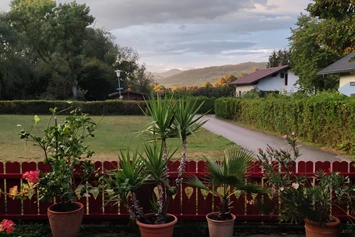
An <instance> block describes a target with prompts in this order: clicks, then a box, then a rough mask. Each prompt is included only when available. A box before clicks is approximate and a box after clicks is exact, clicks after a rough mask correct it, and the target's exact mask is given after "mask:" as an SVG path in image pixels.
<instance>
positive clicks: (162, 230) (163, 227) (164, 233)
mask: <svg viewBox="0 0 355 237" xmlns="http://www.w3.org/2000/svg"><path fill="white" fill-rule="evenodd" d="M152 215H154V214H153V213H149V214H147V215H146V216H152ZM167 215H168V216H172V217H174V220H173V221H171V222H169V223H165V224H145V223H142V222H140V221H139V220H136V223H137V225H138V226H139V231H140V233H141V237H157V236H159V237H172V236H173V234H174V226H175V224H176V222H177V218H176V216H174V215H172V214H167Z"/></svg>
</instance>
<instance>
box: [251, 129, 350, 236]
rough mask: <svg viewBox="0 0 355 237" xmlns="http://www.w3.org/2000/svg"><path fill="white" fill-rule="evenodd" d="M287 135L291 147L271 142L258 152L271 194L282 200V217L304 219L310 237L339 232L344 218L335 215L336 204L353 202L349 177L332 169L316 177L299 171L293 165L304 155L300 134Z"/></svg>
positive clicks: (292, 220)
mask: <svg viewBox="0 0 355 237" xmlns="http://www.w3.org/2000/svg"><path fill="white" fill-rule="evenodd" d="M284 139H286V140H287V142H288V143H289V145H290V149H287V150H285V149H275V148H273V147H271V146H268V147H267V148H266V151H263V150H262V149H259V154H258V160H259V161H260V164H261V167H262V169H263V172H264V178H265V179H266V181H267V182H266V185H267V187H268V191H269V194H270V196H271V197H279V198H280V201H281V203H282V207H281V208H280V210H279V211H280V212H281V214H282V215H281V219H282V220H283V221H291V222H298V223H299V222H302V221H304V222H305V229H306V236H307V237H323V236H328V237H337V236H339V227H340V221H339V219H338V218H336V217H334V216H332V215H331V213H332V207H334V206H338V207H339V206H340V205H341V204H346V205H349V206H353V202H354V198H353V197H354V187H352V186H351V184H350V183H349V179H348V177H345V176H342V175H340V174H339V173H337V172H333V171H332V170H330V169H329V170H328V171H318V172H317V173H316V174H315V176H313V177H306V176H303V175H297V174H295V173H294V172H293V171H294V169H293V166H294V165H295V162H296V161H297V158H298V157H299V156H300V152H299V148H298V146H297V144H296V141H297V139H296V135H295V133H292V135H291V136H287V135H285V136H284ZM275 171H276V172H275ZM313 180H314V182H313Z"/></svg>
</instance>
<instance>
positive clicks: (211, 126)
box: [203, 115, 352, 162]
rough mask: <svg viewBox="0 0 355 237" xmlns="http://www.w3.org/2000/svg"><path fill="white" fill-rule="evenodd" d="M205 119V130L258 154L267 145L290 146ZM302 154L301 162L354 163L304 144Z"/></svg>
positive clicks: (271, 138) (263, 135)
mask: <svg viewBox="0 0 355 237" xmlns="http://www.w3.org/2000/svg"><path fill="white" fill-rule="evenodd" d="M204 119H207V120H208V122H207V123H206V124H204V126H203V128H205V129H207V130H208V131H210V132H213V133H215V134H217V135H221V136H223V137H225V138H227V139H228V140H230V141H232V142H234V143H235V144H237V145H240V146H242V147H245V148H248V149H250V150H252V151H254V152H255V153H257V152H258V148H262V149H265V148H266V147H267V145H270V146H272V147H275V148H283V149H284V148H287V147H288V144H287V143H286V141H285V140H284V139H283V138H282V137H276V136H273V135H268V134H265V133H262V132H257V131H254V130H251V129H248V128H244V127H241V126H238V125H236V124H233V123H231V122H228V121H224V120H221V119H218V118H216V117H215V116H214V115H206V116H205V117H204ZM300 152H301V156H300V157H299V158H298V160H299V161H330V162H332V161H352V160H351V158H350V157H346V156H341V155H338V154H334V153H330V152H326V151H323V150H320V149H317V148H313V147H310V146H307V145H303V144H300Z"/></svg>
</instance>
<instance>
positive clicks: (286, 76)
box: [285, 74, 288, 86]
mask: <svg viewBox="0 0 355 237" xmlns="http://www.w3.org/2000/svg"><path fill="white" fill-rule="evenodd" d="M287 84H288V74H285V86H287Z"/></svg>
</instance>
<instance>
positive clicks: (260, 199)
mask: <svg viewBox="0 0 355 237" xmlns="http://www.w3.org/2000/svg"><path fill="white" fill-rule="evenodd" d="M117 165H118V164H117V162H108V161H105V162H99V161H98V162H96V163H95V166H96V168H100V170H101V171H103V170H108V169H114V168H115V167H117ZM178 167H179V162H176V163H173V164H172V165H171V166H170V170H169V171H170V172H171V175H170V181H171V183H172V184H173V182H174V180H175V178H176V175H177V168H178ZM328 169H332V170H333V171H336V172H340V173H341V174H343V175H346V176H349V178H350V179H351V180H353V181H354V180H355V168H354V166H353V163H349V162H333V163H330V162H315V163H314V162H303V161H301V162H298V163H297V164H296V165H295V166H294V172H295V173H296V174H302V175H307V176H309V177H311V176H313V175H314V173H315V172H316V171H318V170H326V171H327V170H328ZM30 170H41V171H44V172H45V171H48V170H49V167H48V166H47V165H46V164H44V163H42V162H40V163H35V162H23V163H18V162H13V163H12V162H7V163H0V189H1V190H8V189H9V188H11V187H13V186H15V185H18V186H20V185H21V182H22V180H21V177H22V173H24V172H26V171H30ZM192 174H194V175H197V176H202V175H205V174H206V163H205V162H203V161H198V162H196V161H189V162H187V164H186V173H185V175H186V176H188V175H192ZM248 175H249V176H248V182H251V183H258V184H261V185H263V183H264V180H263V179H262V172H261V169H260V167H259V165H258V164H257V163H255V165H253V166H252V167H251V169H250V170H249V171H248ZM141 196H143V197H144V198H142V202H143V203H144V202H146V201H147V200H148V199H149V198H151V197H149V196H148V195H147V194H146V193H144V192H143V195H141ZM231 200H232V201H233V206H234V207H233V209H232V213H234V214H236V215H237V220H239V221H264V222H265V221H266V222H267V221H275V220H277V218H278V217H279V215H278V214H277V213H274V214H273V215H269V214H268V213H269V212H268V211H270V210H269V208H270V206H274V205H280V204H279V200H278V198H272V199H270V198H269V197H268V196H267V195H260V194H259V195H250V194H248V195H244V194H236V195H233V196H232V197H231ZM80 202H82V203H83V204H84V205H85V216H84V219H87V220H88V219H99V220H110V219H111V220H112V219H115V220H119V219H125V220H127V219H128V213H127V210H126V209H125V207H124V205H123V204H122V203H118V204H116V205H112V204H108V205H105V197H104V196H103V194H100V195H99V197H98V198H97V199H94V198H92V197H91V198H82V199H81V200H80ZM270 204H272V205H270ZM49 205H50V203H43V202H39V201H38V200H37V199H36V197H33V198H32V200H25V201H21V200H13V199H11V198H9V197H6V196H2V197H1V198H0V219H2V218H8V219H10V218H11V219H13V220H16V219H27V220H34V219H45V218H47V217H46V215H47V214H46V211H47V208H48V206H49ZM218 205H219V199H218V198H215V197H212V195H211V194H208V193H205V192H203V191H201V190H199V189H197V188H194V187H190V186H188V185H186V184H183V185H182V187H181V188H180V190H179V191H178V193H177V194H176V195H175V197H174V198H173V200H172V201H171V203H170V207H169V213H172V214H174V215H176V216H177V217H178V218H179V219H180V220H203V219H205V215H206V214H207V213H209V212H212V211H218V208H217V206H218ZM345 208H346V207H345ZM333 213H334V214H335V215H336V216H338V217H340V218H346V217H347V216H346V213H344V212H343V211H341V210H335V209H334V210H333Z"/></svg>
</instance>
